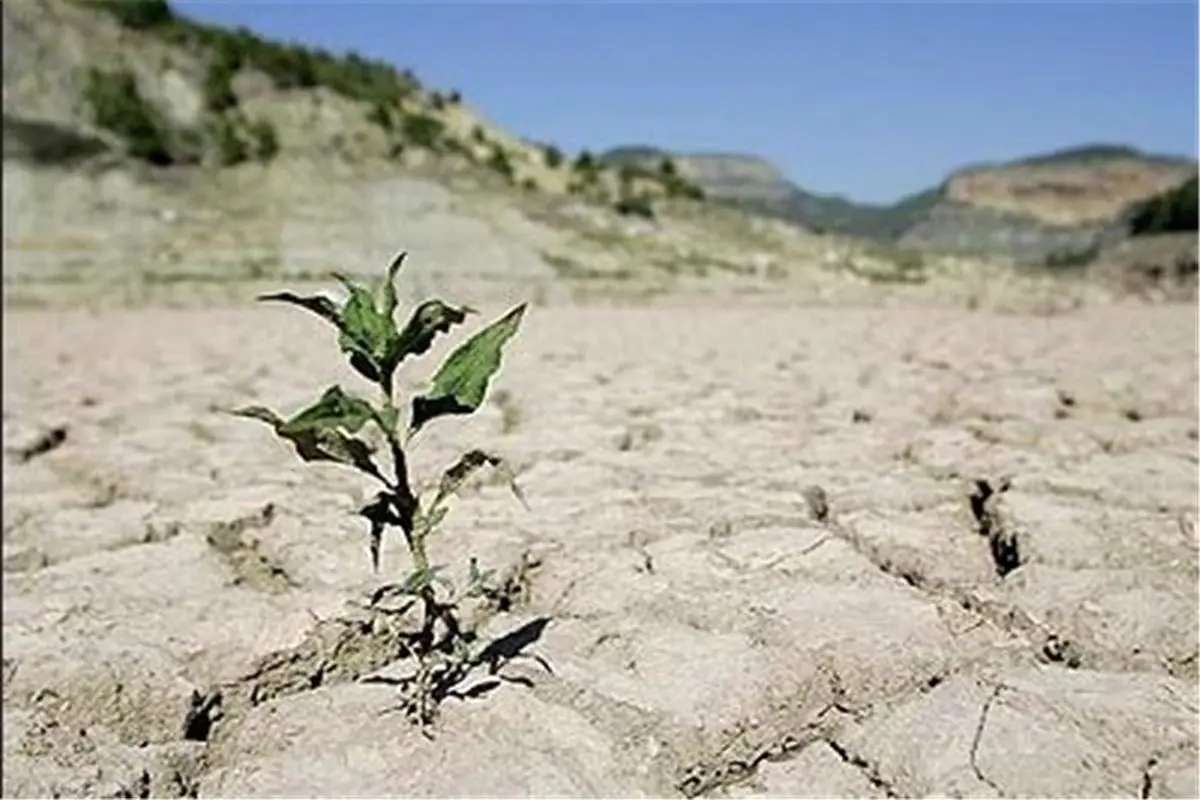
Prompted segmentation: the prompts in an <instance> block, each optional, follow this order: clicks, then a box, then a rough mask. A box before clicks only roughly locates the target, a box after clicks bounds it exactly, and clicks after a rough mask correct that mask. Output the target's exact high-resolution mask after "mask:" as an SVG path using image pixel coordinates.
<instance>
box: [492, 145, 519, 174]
mask: <svg viewBox="0 0 1200 800" xmlns="http://www.w3.org/2000/svg"><path fill="white" fill-rule="evenodd" d="M487 166H488V169H490V170H492V171H493V172H495V173H496V174H498V175H500V176H501V177H502V178H504V180H506V181H508V182H509V183H512V182H513V181H514V180H515V179H516V173H515V172H514V171H513V165H512V159H510V158H509V157H508V151H507V150H505V149H504V148H503V147H502V146H500V145H498V144H497V145H493V146H492V152H491V155H489V156H488V160H487Z"/></svg>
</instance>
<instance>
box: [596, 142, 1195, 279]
mask: <svg viewBox="0 0 1200 800" xmlns="http://www.w3.org/2000/svg"><path fill="white" fill-rule="evenodd" d="M651 157H653V158H664V157H672V158H674V159H675V160H676V161H677V162H678V164H679V165H680V169H681V171H683V172H684V174H686V175H688V177H689V178H690V179H692V180H694V181H696V182H697V183H698V184H699V185H700V186H701V187H702V188H703V189H704V190H705V191H706V192H707V193H708V194H709V195H710V196H711V197H713V198H714V199H716V200H718V201H720V202H725V203H730V204H732V205H735V206H739V207H742V208H744V209H746V210H749V211H752V212H756V213H762V214H766V215H769V216H774V217H779V218H782V219H785V220H788V221H791V222H795V223H798V224H801V225H803V226H805V227H808V228H811V229H814V230H817V231H830V232H836V233H842V234H846V235H851V236H859V237H864V238H868V239H876V240H883V241H888V242H898V243H902V244H907V245H912V246H916V247H932V248H942V249H950V250H955V249H960V248H959V247H956V245H962V247H961V249H966V250H971V251H984V252H993V253H1003V254H1006V255H1014V256H1016V257H1018V258H1023V259H1026V260H1040V259H1043V258H1046V257H1048V256H1049V255H1051V254H1053V253H1057V252H1061V250H1062V249H1063V248H1066V249H1081V248H1086V247H1089V246H1091V245H1092V244H1094V243H1095V241H1096V240H1097V239H1099V238H1103V237H1109V238H1111V237H1113V236H1115V235H1116V228H1119V227H1120V226H1121V225H1122V224H1123V222H1124V220H1125V218H1126V217H1127V215H1128V213H1130V212H1131V210H1132V209H1133V207H1134V206H1136V205H1137V204H1138V203H1141V202H1144V201H1146V200H1148V199H1149V198H1150V197H1152V196H1154V195H1157V194H1159V193H1161V192H1164V191H1167V190H1170V189H1172V188H1175V187H1177V186H1178V185H1180V184H1181V183H1183V182H1184V181H1186V180H1187V179H1188V178H1189V177H1190V176H1193V175H1194V174H1195V172H1196V162H1195V160H1193V159H1190V158H1188V157H1186V156H1178V155H1171V154H1159V153H1151V152H1147V151H1144V150H1141V149H1139V148H1136V147H1133V146H1130V145H1127V144H1116V143H1104V142H1092V143H1085V144H1080V145H1074V146H1070V147H1063V148H1058V149H1056V150H1052V151H1048V152H1044V153H1035V154H1031V155H1028V156H1023V157H1019V158H1016V159H1010V160H1007V161H981V162H974V163H972V164H967V165H964V166H962V167H958V168H955V169H953V170H951V171H950V172H949V173H947V174H946V175H945V176H943V177H942V179H941V180H940V181H939V182H937V183H935V184H933V185H931V186H930V187H928V188H926V189H923V190H920V191H917V192H913V193H911V194H909V195H906V196H904V197H901V198H899V199H898V200H897V201H895V202H893V203H886V204H885V203H864V202H858V201H855V200H852V199H850V198H848V197H846V196H845V195H840V194H826V193H818V192H813V191H810V190H808V189H805V188H804V187H803V186H801V185H799V184H797V183H795V182H793V181H791V180H790V179H789V178H787V176H785V175H784V173H783V172H782V171H781V170H780V169H779V168H778V167H777V166H775V165H774V164H772V163H771V162H770V161H768V160H767V159H765V158H763V157H761V156H757V155H753V154H745V153H730V152H718V153H714V152H698V153H683V152H673V151H670V150H667V149H665V148H657V147H652V146H648V145H627V146H621V147H617V148H613V149H610V150H609V151H606V152H605V153H604V154H602V156H601V160H602V161H607V162H608V163H628V162H631V161H637V160H639V159H645V158H651ZM731 174H732V175H734V176H735V178H734V179H732V180H731V179H730V175H731ZM1085 201H1087V202H1090V207H1088V208H1085V207H1084V206H1085V205H1086V204H1087V203H1085ZM955 226H958V227H966V228H971V227H979V228H988V229H989V230H988V231H987V234H985V235H981V236H979V237H978V238H977V240H976V241H974V242H963V241H962V240H963V238H964V237H963V236H962V235H959V233H957V232H955V231H952V230H950V228H952V227H955ZM1030 236H1035V237H1039V238H1040V239H1042V240H1043V242H1042V243H1043V244H1044V246H1037V245H1034V246H1026V247H1020V246H1018V247H1010V246H1006V245H1005V243H1004V241H1003V240H1014V241H1018V240H1024V239H1029V238H1030ZM968 237H969V235H968ZM972 245H975V246H972Z"/></svg>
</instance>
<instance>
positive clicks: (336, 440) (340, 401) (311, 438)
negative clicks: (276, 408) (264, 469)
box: [233, 386, 387, 483]
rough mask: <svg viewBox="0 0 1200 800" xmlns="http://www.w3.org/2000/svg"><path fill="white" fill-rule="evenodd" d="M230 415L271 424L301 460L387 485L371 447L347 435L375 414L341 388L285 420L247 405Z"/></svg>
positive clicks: (334, 388)
mask: <svg viewBox="0 0 1200 800" xmlns="http://www.w3.org/2000/svg"><path fill="white" fill-rule="evenodd" d="M233 413H234V414H236V415H237V416H241V417H247V418H250V419H257V420H260V421H261V422H265V423H267V424H268V425H270V426H271V427H272V428H274V429H275V434H276V435H277V436H279V437H280V438H282V439H287V440H288V441H290V442H291V443H292V446H293V448H294V449H295V450H296V454H297V455H299V456H300V458H301V459H303V460H304V461H332V462H334V463H338V464H345V465H347V466H351V467H354V468H356V469H358V470H360V471H362V472H365V473H366V474H368V475H370V476H371V477H373V478H377V479H378V480H380V481H382V482H384V483H386V482H387V481H386V480H385V479H384V477H383V475H382V474H381V473H380V472H379V468H378V467H377V466H376V465H375V462H374V461H373V460H372V459H371V455H372V450H371V446H370V445H368V444H367V443H366V442H364V441H362V440H361V439H356V438H355V437H353V436H349V435H347V434H348V433H354V432H355V431H357V430H359V429H360V428H362V426H363V425H364V424H365V423H366V422H367V421H368V420H370V419H373V418H374V414H375V412H374V410H373V409H372V408H371V406H370V404H369V403H367V402H366V401H365V400H361V399H359V398H357V397H353V396H351V395H348V394H346V393H345V392H344V391H342V389H341V387H340V386H331V387H330V388H329V389H326V390H325V393H324V394H323V395H321V399H320V400H318V401H317V402H316V403H314V404H313V405H312V406H310V407H309V408H306V409H305V410H303V411H301V412H300V413H299V414H297V415H296V416H295V417H293V418H292V419H290V420H287V421H284V420H282V419H281V418H280V417H279V416H278V415H277V414H276V413H275V412H273V411H271V410H270V409H268V408H263V407H262V406H247V407H245V408H241V409H238V410H236V411H234V412H233Z"/></svg>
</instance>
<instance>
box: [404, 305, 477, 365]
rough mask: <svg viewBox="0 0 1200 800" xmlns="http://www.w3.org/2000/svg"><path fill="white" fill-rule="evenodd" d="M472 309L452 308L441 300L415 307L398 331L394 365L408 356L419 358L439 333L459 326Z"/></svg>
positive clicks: (465, 307)
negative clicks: (406, 321) (406, 322)
mask: <svg viewBox="0 0 1200 800" xmlns="http://www.w3.org/2000/svg"><path fill="white" fill-rule="evenodd" d="M473 311H474V309H471V308H468V307H467V306H463V307H462V308H454V307H453V306H448V305H446V304H445V303H443V302H442V301H441V300H426V301H425V302H424V303H421V305H419V306H417V308H416V310H415V311H413V313H412V316H411V317H409V320H408V324H406V325H405V326H404V330H402V331H400V336H399V338H398V339H397V340H396V350H397V351H396V353H395V358H396V363H397V364H399V363H400V362H401V361H403V360H404V359H405V358H407V357H408V356H419V355H423V354H424V353H426V352H428V350H429V348H430V347H431V346H432V345H433V340H434V338H435V337H436V336H437V335H438V334H439V333H449V332H450V328H451V326H453V325H459V324H461V323H462V322H463V321H464V320H465V319H466V318H467V314H470V313H473Z"/></svg>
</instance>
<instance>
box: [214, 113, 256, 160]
mask: <svg viewBox="0 0 1200 800" xmlns="http://www.w3.org/2000/svg"><path fill="white" fill-rule="evenodd" d="M211 135H212V140H213V143H214V145H215V146H216V153H217V162H218V163H219V164H220V165H221V166H223V167H232V166H235V165H237V164H241V163H242V162H244V161H246V160H248V159H249V158H250V148H249V147H248V146H247V144H246V141H245V140H244V139H243V138H242V136H241V132H240V131H239V130H238V125H237V123H236V122H235V121H234V119H232V118H231V117H228V116H220V117H216V118H215V119H214V120H213V121H212V125H211Z"/></svg>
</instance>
